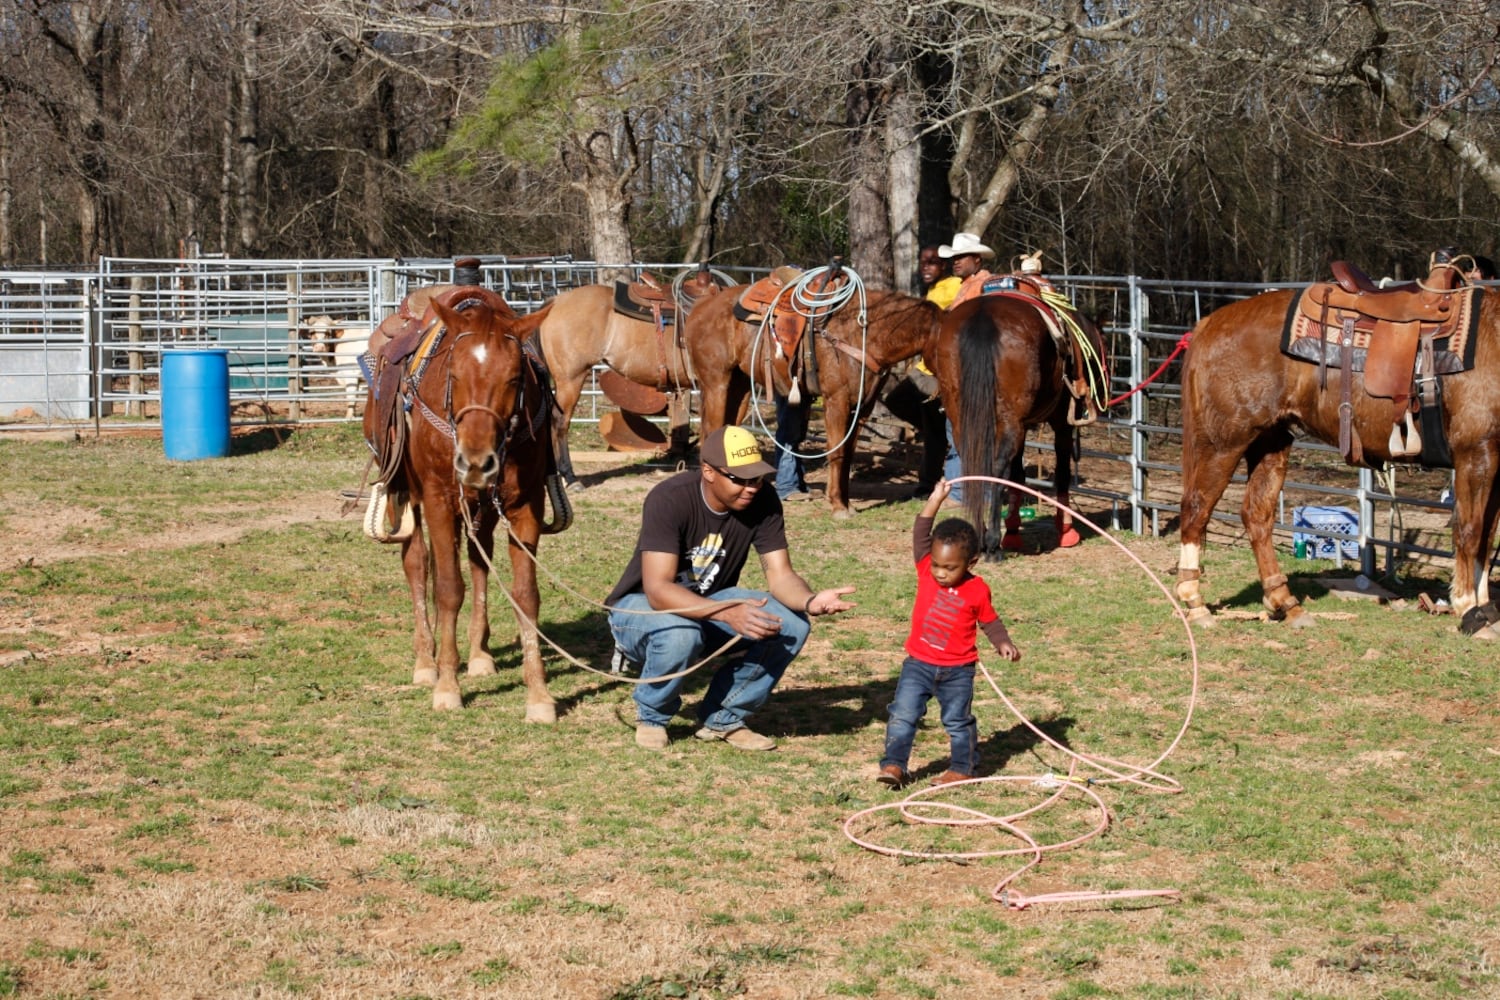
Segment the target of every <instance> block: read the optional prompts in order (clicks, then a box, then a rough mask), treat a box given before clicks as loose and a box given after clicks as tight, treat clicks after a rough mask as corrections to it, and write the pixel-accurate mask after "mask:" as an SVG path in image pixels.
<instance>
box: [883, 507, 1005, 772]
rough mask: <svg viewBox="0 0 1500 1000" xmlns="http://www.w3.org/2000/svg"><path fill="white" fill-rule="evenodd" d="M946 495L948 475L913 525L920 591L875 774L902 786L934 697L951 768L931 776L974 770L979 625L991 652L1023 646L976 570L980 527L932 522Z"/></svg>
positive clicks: (961, 522) (976, 763)
mask: <svg viewBox="0 0 1500 1000" xmlns="http://www.w3.org/2000/svg"><path fill="white" fill-rule="evenodd" d="M947 497H948V483H947V481H946V480H944V481H941V482H939V483H938V484H937V485H936V486H935V487H933V490H932V495H931V496H930V497H928V498H927V503H925V504H924V505H923V506H922V510H921V512H920V513H919V514H917V519H916V521H915V522H914V523H913V524H912V529H911V549H912V558H913V560H914V561H915V562H916V566H917V597H916V600H915V601H914V602H913V604H912V611H911V630H910V632H909V633H908V634H907V637H906V647H905V648H906V661H905V662H904V663H902V664H901V676H900V678H899V679H898V680H897V681H896V694H895V696H894V697H893V698H892V699H891V704H890V707H889V709H888V712H889V721H887V723H886V727H885V753H884V755H883V756H882V757H881V758H880V773H879V774H878V775H876V780H877V781H879V782H880V783H881V784H883V785H889V786H890V787H892V788H900V787H901V786H902V785H904V784H906V783H907V782H908V781H909V780H911V775H910V774H909V773H908V771H907V762H908V761H909V760H910V758H911V751H912V744H913V743H914V742H915V741H916V735H917V723H919V722H921V721H922V717H923V716H924V715H925V714H927V702H928V699H930V698H933V697H936V698H937V701H938V708H939V711H940V715H941V718H942V722H943V728H944V729H945V730H947V732H948V748H949V753H948V769H947V770H946V771H944V772H943V773H942V774H940V775H938V776H937V777H936V778H934V779H933V783H934V784H938V785H946V784H950V783H952V782H955V781H967V780H968V779H970V778H972V777H974V776H975V775H976V774H978V772H979V723H978V720H976V719H975V718H974V674H975V669H976V664H977V663H978V660H979V651H978V649H977V648H976V645H975V640H976V638H977V635H978V631H979V630H980V629H983V630H984V634H985V637H986V638H988V639H989V640H990V642H992V643H993V644H994V646H995V649H996V651H998V652H999V654H1000V655H1001V656H1002V657H1004V658H1005V659H1007V660H1010V661H1012V662H1014V661H1016V660H1019V659H1020V658H1021V651H1020V650H1019V649H1017V648H1016V644H1015V643H1014V642H1012V641H1011V639H1010V633H1009V632H1008V631H1006V628H1005V623H1004V622H1002V621H1001V620H1000V616H999V615H998V614H996V613H995V608H994V606H993V605H992V604H991V603H990V588H989V584H987V583H985V581H984V580H983V579H982V578H981V577H978V576H975V575H974V566H975V564H976V563H978V562H979V533H978V532H976V531H975V530H974V526H973V525H971V524H970V523H969V522H968V521H965V520H963V519H961V518H956V517H953V518H949V519H948V520H946V521H944V522H943V523H942V524H940V525H938V526H937V527H936V528H934V527H933V520H934V519H935V518H936V517H937V514H938V510H939V509H940V508H941V507H942V504H943V501H944V500H945V499H947Z"/></svg>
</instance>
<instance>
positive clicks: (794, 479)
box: [775, 392, 813, 500]
mask: <svg viewBox="0 0 1500 1000" xmlns="http://www.w3.org/2000/svg"><path fill="white" fill-rule="evenodd" d="M775 400H776V435H775V441H776V496H778V497H779V498H781V499H782V500H811V499H812V498H813V495H812V491H810V490H809V489H808V488H807V474H806V468H805V466H804V464H803V460H802V457H801V456H800V455H799V454H797V452H798V449H800V448H801V447H802V442H803V441H805V440H806V439H807V411H808V409H809V407H808V403H807V400H806V399H804V400H803V401H802V402H801V403H797V404H793V403H792V402H791V401H790V400H788V399H787V398H786V397H785V396H783V395H781V393H779V392H778V393H776V394H775Z"/></svg>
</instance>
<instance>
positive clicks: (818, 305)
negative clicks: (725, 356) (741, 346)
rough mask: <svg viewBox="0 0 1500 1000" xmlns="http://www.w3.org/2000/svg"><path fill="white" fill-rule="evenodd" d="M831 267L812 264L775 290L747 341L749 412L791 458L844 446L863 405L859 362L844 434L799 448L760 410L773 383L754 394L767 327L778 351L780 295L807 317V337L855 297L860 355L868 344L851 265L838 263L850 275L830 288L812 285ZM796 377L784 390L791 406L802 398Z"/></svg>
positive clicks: (863, 371) (863, 303) (861, 290)
mask: <svg viewBox="0 0 1500 1000" xmlns="http://www.w3.org/2000/svg"><path fill="white" fill-rule="evenodd" d="M833 270H834V268H832V267H815V268H813V269H812V270H811V271H804V272H803V273H802V274H801V275H800V276H799V277H798V278H797V280H796V281H795V282H794V283H792V284H790V285H784V286H782V289H781V291H779V292H777V293H776V298H774V299H772V300H771V304H770V305H769V306H767V307H766V312H765V315H764V316H762V317H761V319H760V326H759V327H758V328H757V329H756V331H755V339H754V340H753V341H751V344H750V364H749V366H748V367H749V369H750V412H751V413H752V414H753V415H754V420H755V423H756V425H757V426H758V427H759V428H760V430H761V431H762V433H764V434H765V435H766V436H767V437H769V438H771V441H772V443H773V444H775V445H776V448H777V450H779V451H784V452H786V453H787V454H789V455H791V456H792V457H793V458H800V459H809V458H827V457H828V456H829V455H832V454H833V453H834V452H836V451H838V450H839V449H840V448H842V447H844V445H845V443H846V442H848V440H849V438H850V437H852V436H853V435H854V430H855V428H856V427H858V426H859V413H860V409H861V408H862V407H863V406H864V401H865V379H866V377H867V376H868V375H869V369H868V368H867V367H866V366H865V365H860V366H859V369H860V371H859V395H857V396H856V397H855V399H854V410H853V412H851V413H850V415H849V426H848V427H847V428H845V429H844V436H843V437H842V438H840V439H839V441H838V443H837V444H833V443H830V444H829V446H828V448H827V449H826V450H824V451H820V452H801V451H798V450H797V449H795V448H793V447H791V446H789V445H784V444H782V443H781V442H779V441H777V440H776V436H775V434H774V433H773V432H772V431H771V430H770V428H768V427H767V426H766V420H765V417H763V416H762V415H761V413H760V404H761V403H763V402H764V401H765V400H766V399H769V398H770V397H771V395H772V394H773V393H774V391H775V387H774V386H773V387H771V388H770V390H769V391H767V392H766V393H765V395H762V396H757V395H756V385H757V383H756V381H755V373H756V371H757V370H758V368H759V355H760V349H761V343H762V342H763V341H764V340H765V339H766V338H767V333H768V331H770V340H771V342H772V343H773V344H775V350H776V351H777V352H778V353H780V351H781V345H780V343H779V342H777V341H776V336H775V333H774V325H775V319H774V317H775V314H776V304H777V303H778V302H780V301H781V300H782V298H783V297H787V296H789V297H790V301H791V303H792V308H793V309H795V310H796V311H797V314H798V315H799V316H803V317H805V318H806V319H807V321H808V330H807V334H806V336H809V337H810V336H813V335H814V333H815V329H814V327H815V320H817V319H818V318H819V317H829V316H832V315H833V314H834V313H836V312H838V311H839V310H840V309H842V308H843V307H844V306H846V305H848V304H849V302H850V301H852V300H854V299H855V298H858V300H859V313H858V315H857V316H856V317H855V322H856V323H858V324H859V336H860V344H859V350H860V354H861V355H862V356H863V355H864V354H865V352H866V349H867V348H868V347H869V341H870V328H869V323H870V313H869V303H868V296H867V295H866V293H865V282H864V279H863V278H861V277H860V276H859V274H858V273H857V272H856V271H855V270H854V269H853V268H850V267H845V266H843V265H839V267H838V273H840V274H845V275H847V276H848V278H849V280H848V281H843V282H840V283H839V284H837V285H835V286H834V287H832V288H823V287H816V288H815V287H814V285H815V284H818V285H821V283H820V282H819V279H821V278H823V277H824V276H826V275H828V274H830V273H831V272H833ZM813 349H814V350H816V345H814V346H813ZM798 381H799V380H798V378H797V376H793V378H792V385H791V388H790V390H789V391H788V392H787V397H786V398H787V402H788V403H791V404H792V405H793V406H798V405H800V404H801V402H802V390H801V387H800V386H799V384H798Z"/></svg>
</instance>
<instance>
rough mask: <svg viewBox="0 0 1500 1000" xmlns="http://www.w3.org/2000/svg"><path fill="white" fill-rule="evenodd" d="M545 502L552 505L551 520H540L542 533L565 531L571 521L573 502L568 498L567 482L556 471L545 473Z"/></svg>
mask: <svg viewBox="0 0 1500 1000" xmlns="http://www.w3.org/2000/svg"><path fill="white" fill-rule="evenodd" d="M547 502H548V503H549V504H550V505H551V506H552V520H550V521H543V522H542V534H544V535H555V534H557V533H558V532H561V531H567V530H568V526H569V525H570V524H572V523H573V502H572V501H571V500H569V499H568V484H567V483H566V482H565V481H564V480H563V477H562V476H561V475H560V474H559V473H557V472H548V473H547Z"/></svg>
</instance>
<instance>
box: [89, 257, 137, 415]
mask: <svg viewBox="0 0 1500 1000" xmlns="http://www.w3.org/2000/svg"><path fill="white" fill-rule="evenodd" d="M145 287H146V279H145V278H144V277H142V276H141V275H139V274H136V275H132V276H131V278H130V316H129V322H128V324H127V326H126V329H127V330H128V331H129V334H128V335H129V338H130V342H131V343H132V344H136V345H139V344H140V342H141V289H143V288H145ZM129 364H130V399H129V400H127V401H126V403H125V415H126V416H130V417H139V416H143V415H144V414H145V412H146V407H145V404H144V403H143V402H142V401H141V398H140V397H141V394H142V393H144V392H145V391H146V386H145V379H144V378H143V376H142V372H144V371H145V370H146V362H145V356H144V355H143V354H141V351H140V348H139V346H137V347H133V348H131V350H130V362H129ZM100 367H101V368H103V365H102V364H101V365H100Z"/></svg>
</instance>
